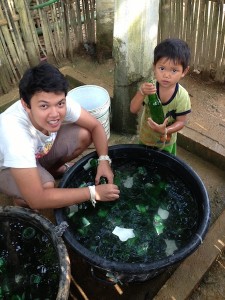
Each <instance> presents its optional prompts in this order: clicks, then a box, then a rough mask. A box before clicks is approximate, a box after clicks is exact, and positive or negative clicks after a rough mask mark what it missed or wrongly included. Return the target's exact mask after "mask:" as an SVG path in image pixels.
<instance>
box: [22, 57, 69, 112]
mask: <svg viewBox="0 0 225 300" xmlns="http://www.w3.org/2000/svg"><path fill="white" fill-rule="evenodd" d="M38 92H47V93H50V92H53V93H56V94H58V93H62V92H63V93H65V96H66V95H67V92H68V82H67V80H66V78H65V77H64V75H63V74H62V73H61V72H60V71H59V70H58V69H57V68H56V67H55V66H53V65H51V64H49V63H47V62H41V63H40V64H39V65H37V66H35V67H33V68H30V69H28V70H27V71H26V72H25V73H24V75H23V77H22V79H21V80H20V83H19V93H20V98H22V99H23V100H24V101H25V102H26V103H27V105H28V107H30V100H31V98H32V96H33V95H34V94H36V93H38Z"/></svg>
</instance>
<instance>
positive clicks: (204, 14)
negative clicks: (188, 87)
mask: <svg viewBox="0 0 225 300" xmlns="http://www.w3.org/2000/svg"><path fill="white" fill-rule="evenodd" d="M224 3H225V2H224V0H216V1H208V0H183V1H178V0H174V1H172V0H161V1H160V13H159V31H158V33H159V35H158V40H159V41H160V40H163V39H164V38H167V37H177V38H182V39H184V40H186V41H187V43H188V44H189V45H190V48H191V53H192V62H191V70H192V71H195V72H196V73H201V75H202V76H201V77H202V78H203V79H206V80H207V79H209V78H212V79H214V80H215V81H218V82H222V83H224V82H225V4H224Z"/></svg>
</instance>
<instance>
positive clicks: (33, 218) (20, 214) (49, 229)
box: [0, 205, 71, 300]
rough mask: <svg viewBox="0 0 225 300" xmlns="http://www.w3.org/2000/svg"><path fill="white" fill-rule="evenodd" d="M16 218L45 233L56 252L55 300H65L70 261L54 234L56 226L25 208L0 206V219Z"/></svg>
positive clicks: (65, 249)
mask: <svg viewBox="0 0 225 300" xmlns="http://www.w3.org/2000/svg"><path fill="white" fill-rule="evenodd" d="M1 216H3V217H9V218H13V217H17V220H24V221H27V222H28V223H30V224H33V225H35V226H36V227H37V228H40V225H41V230H42V231H43V232H45V233H46V235H48V236H49V237H50V238H51V242H52V244H53V246H54V248H55V251H56V252H57V256H58V262H59V266H60V270H61V272H60V276H59V286H58V293H57V298H56V300H67V299H68V297H69V290H70V275H71V270H70V259H69V254H68V252H67V248H66V245H65V243H64V240H63V239H62V237H60V236H58V235H57V233H56V226H55V225H54V224H53V223H52V222H51V221H50V220H49V219H47V218H46V217H44V216H43V215H41V214H39V213H37V212H35V211H34V210H31V209H29V208H25V207H19V206H10V205H7V206H0V217H1Z"/></svg>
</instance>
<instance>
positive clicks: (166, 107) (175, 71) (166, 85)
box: [130, 39, 191, 155]
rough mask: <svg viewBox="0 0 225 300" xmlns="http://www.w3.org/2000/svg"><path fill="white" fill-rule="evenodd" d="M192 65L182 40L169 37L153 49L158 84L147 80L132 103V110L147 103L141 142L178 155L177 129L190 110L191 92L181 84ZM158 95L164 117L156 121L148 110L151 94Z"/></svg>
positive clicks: (143, 116) (142, 120)
mask: <svg viewBox="0 0 225 300" xmlns="http://www.w3.org/2000/svg"><path fill="white" fill-rule="evenodd" d="M189 64H190V49H189V47H188V45H187V43H186V42H184V41H182V40H180V39H166V40H164V41H162V42H161V43H160V44H158V45H157V46H156V48H155V50H154V63H153V68H154V74H155V79H156V87H155V86H154V85H153V84H152V83H148V82H144V83H143V84H142V85H141V86H140V88H139V90H138V91H137V93H136V95H135V96H134V97H133V99H132V100H131V103H130V111H131V112H132V113H138V112H139V111H140V109H141V107H142V105H144V108H143V112H142V116H141V121H140V133H139V139H140V143H142V144H145V145H148V146H152V147H157V148H160V149H163V150H165V151H168V152H169V153H172V154H174V155H176V140H177V132H178V131H179V130H181V129H182V128H183V127H184V125H185V123H186V121H187V115H188V114H189V113H190V112H191V103H190V98H189V95H188V92H187V91H186V90H185V89H184V88H183V87H182V86H181V85H180V84H179V83H178V82H179V80H180V79H181V78H183V77H184V76H185V75H186V74H187V72H188V70H189ZM156 92H157V95H158V97H159V99H160V101H161V103H162V107H163V112H164V116H165V120H164V122H163V124H157V123H155V122H154V121H153V120H152V118H151V117H150V116H149V115H148V110H147V109H146V106H147V103H148V97H147V96H148V95H151V94H154V93H156Z"/></svg>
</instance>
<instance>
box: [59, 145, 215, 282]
mask: <svg viewBox="0 0 225 300" xmlns="http://www.w3.org/2000/svg"><path fill="white" fill-rule="evenodd" d="M109 156H110V157H111V158H112V160H113V159H114V158H124V159H128V158H129V159H137V158H138V159H143V160H146V163H148V164H149V163H151V162H152V163H156V162H157V164H159V166H160V165H162V166H163V167H166V168H168V169H170V170H171V171H173V172H175V173H176V174H177V175H178V176H179V177H180V178H181V179H182V180H183V181H184V182H185V184H186V185H187V187H188V188H189V190H190V191H191V192H192V194H193V195H195V198H196V200H197V203H198V210H199V216H200V217H199V224H198V227H197V230H196V232H195V234H194V235H193V237H192V239H191V240H190V241H189V242H188V243H187V244H186V246H185V247H183V248H181V249H179V250H178V251H176V253H174V255H171V256H168V257H166V258H164V259H161V260H158V261H155V262H151V263H132V264H130V263H122V262H121V263H120V262H114V261H108V260H106V259H104V258H102V257H99V256H98V255H96V254H95V253H93V252H90V251H89V250H88V249H86V248H85V247H83V246H82V245H81V244H80V243H79V242H78V241H77V240H76V238H75V237H74V234H73V229H72V228H70V227H68V228H67V229H66V231H65V233H64V236H63V237H64V239H65V240H66V242H67V243H68V244H69V245H70V246H71V247H72V249H73V251H74V253H79V254H80V255H81V256H82V258H84V259H85V260H86V261H87V262H88V263H89V264H90V265H91V269H92V270H94V271H95V273H98V272H99V271H100V272H105V274H107V273H109V272H110V274H113V276H114V278H115V279H116V280H115V281H117V280H120V281H122V282H143V281H145V280H147V279H150V278H153V277H155V276H156V275H158V274H160V273H162V272H163V271H166V270H168V269H169V268H170V267H173V266H175V265H177V264H178V263H179V262H181V261H182V260H184V259H185V258H186V257H187V256H189V255H190V254H191V253H193V252H194V251H195V250H196V249H197V248H198V246H199V245H200V244H201V243H202V242H203V239H204V237H205V234H206V232H207V230H208V227H209V223H210V205H209V198H208V194H207V191H206V188H205V186H204V184H203V182H202V180H201V179H200V177H199V176H198V175H197V174H196V172H195V171H194V170H193V169H192V168H191V167H189V166H188V165H187V164H186V163H185V162H183V161H182V160H181V159H179V158H177V157H175V156H173V155H170V154H168V153H166V152H164V151H159V150H154V149H152V148H150V147H147V146H143V145H136V144H121V145H114V146H111V147H109ZM90 158H97V153H96V152H92V153H90V154H88V155H86V156H85V157H83V158H82V159H80V160H79V161H78V162H77V163H76V164H75V165H74V166H73V167H72V168H71V169H70V170H69V171H68V172H67V173H66V174H65V176H64V178H63V179H62V181H61V182H60V185H59V186H60V187H61V188H66V187H67V186H68V185H69V183H70V181H71V180H73V178H74V177H76V176H79V173H80V172H81V170H83V166H84V164H86V163H87V161H88V160H89V159H90ZM55 217H56V222H57V223H58V224H60V223H61V222H63V221H66V220H67V217H66V215H65V210H63V209H57V210H55Z"/></svg>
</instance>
